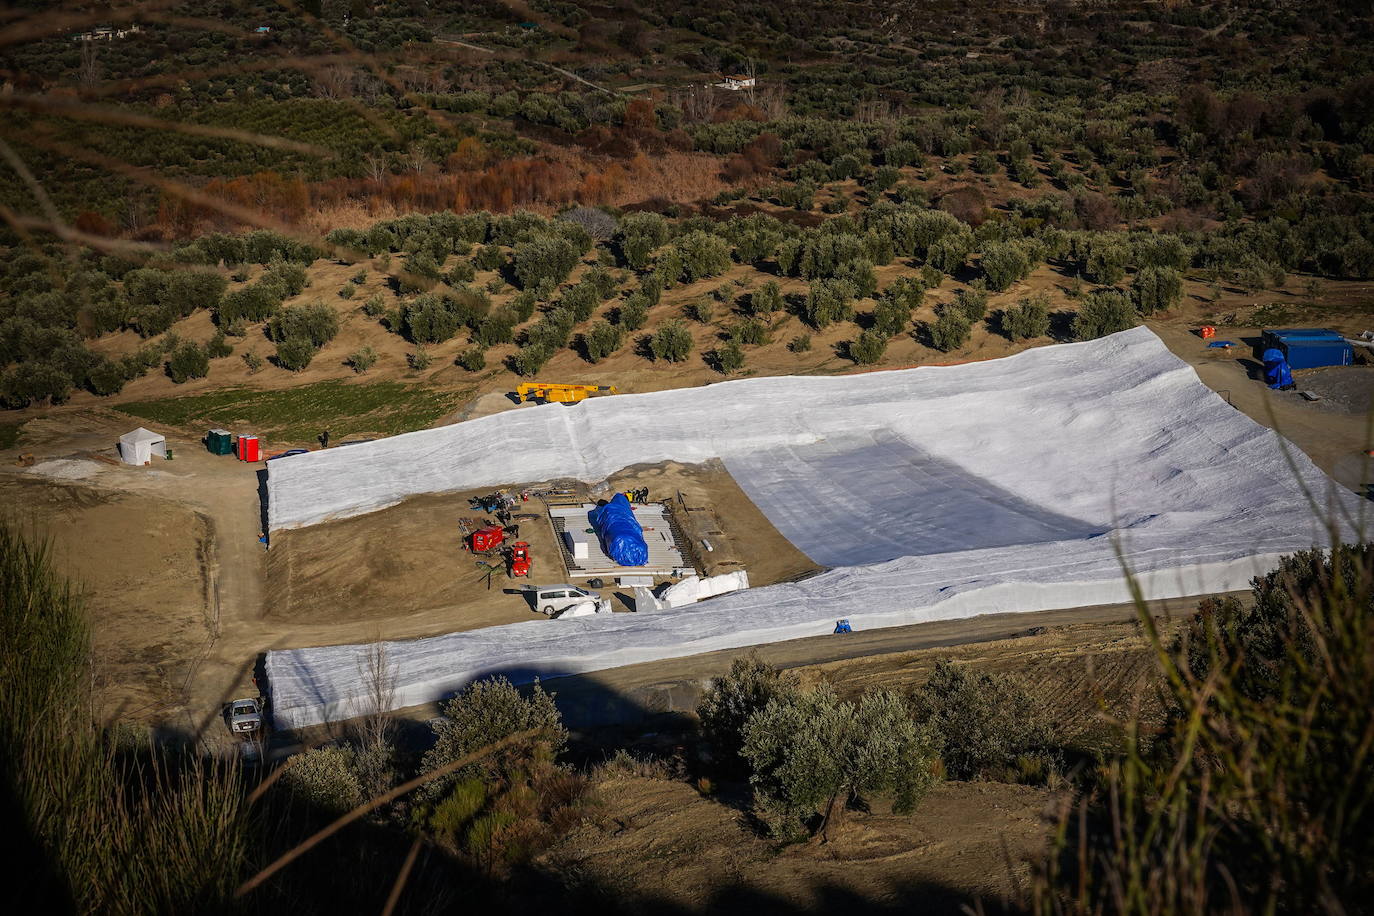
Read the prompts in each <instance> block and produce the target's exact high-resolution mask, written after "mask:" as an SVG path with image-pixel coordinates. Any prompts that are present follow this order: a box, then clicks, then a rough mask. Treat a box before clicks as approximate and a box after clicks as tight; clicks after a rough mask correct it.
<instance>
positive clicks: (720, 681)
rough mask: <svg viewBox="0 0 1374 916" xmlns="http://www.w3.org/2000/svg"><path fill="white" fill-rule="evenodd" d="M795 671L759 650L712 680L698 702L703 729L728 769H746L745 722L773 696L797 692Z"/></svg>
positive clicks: (744, 657)
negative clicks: (743, 753) (780, 666)
mask: <svg viewBox="0 0 1374 916" xmlns="http://www.w3.org/2000/svg"><path fill="white" fill-rule="evenodd" d="M797 689H798V680H797V676H796V674H795V673H792V672H785V671H782V670H781V669H778V668H774V667H773V666H772V665H769V664H768V663H767V662H765V661H764V660H763V659H761V658H759V656H758V654H757V653H755V652H750V653H749V654H748V655H743V656H739V657H737V658H736V659H735V660H734V661H732V662H731V663H730V670H729V672H728V673H726V674H724V675H722V676H721V677H718V678H715V679H713V680H712V681H711V685H710V686H709V687H707V688H706V691H705V692H704V693H703V694H702V696H701V701H700V702H699V703H698V704H697V717H698V719H700V721H701V731H702V734H703V735H704V736H705V737H706V740H707V741H708V742H710V744H711V748H712V750H713V752H714V757H715V760H716V761H717V763H718V764H719V765H720V766H721V767H723V768H725V769H726V770H731V769H742V768H743V767H744V766H745V760H744V758H743V757H741V756H740V749H741V748H742V747H743V746H744V726H745V725H746V724H747V723H748V721H749V718H750V717H751V716H752V715H754V714H755V713H757V712H759V711H760V710H762V709H763V708H764V707H765V706H767V705H768V703H769V701H770V700H773V699H776V698H778V697H781V696H784V695H788V694H792V693H795V692H796V691H797Z"/></svg>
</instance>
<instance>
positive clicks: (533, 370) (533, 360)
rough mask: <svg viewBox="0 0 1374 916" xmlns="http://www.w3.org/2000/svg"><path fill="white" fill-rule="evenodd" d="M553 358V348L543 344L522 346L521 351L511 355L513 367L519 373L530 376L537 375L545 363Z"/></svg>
mask: <svg viewBox="0 0 1374 916" xmlns="http://www.w3.org/2000/svg"><path fill="white" fill-rule="evenodd" d="M552 358H553V350H552V349H551V348H549V347H547V346H544V345H542V344H535V345H533V346H528V347H522V348H521V349H520V352H518V353H516V354H515V355H514V356H513V357H511V367H512V368H513V369H514V370H515V372H516V374H517V375H523V376H525V377H526V378H529V377H530V376H532V375H536V374H537V373H538V372H539V370H540V369H542V368H544V364H545V363H547V362H548V361H549V360H550V359H552Z"/></svg>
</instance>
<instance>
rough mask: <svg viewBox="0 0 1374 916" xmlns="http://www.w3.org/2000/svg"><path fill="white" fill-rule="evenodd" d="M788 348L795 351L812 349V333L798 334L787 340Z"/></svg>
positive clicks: (800, 351)
mask: <svg viewBox="0 0 1374 916" xmlns="http://www.w3.org/2000/svg"><path fill="white" fill-rule="evenodd" d="M787 349H789V350H791V351H792V352H793V353H805V352H807V351H808V350H810V349H811V335H810V334H798V335H797V336H796V337H793V338H792V339H791V340H790V341H788V342H787Z"/></svg>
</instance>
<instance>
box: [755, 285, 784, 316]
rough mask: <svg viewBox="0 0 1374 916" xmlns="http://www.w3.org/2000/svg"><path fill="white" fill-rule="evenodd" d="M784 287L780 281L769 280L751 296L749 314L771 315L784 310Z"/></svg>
mask: <svg viewBox="0 0 1374 916" xmlns="http://www.w3.org/2000/svg"><path fill="white" fill-rule="evenodd" d="M782 306H783V302H782V287H780V286H778V281H776V280H769V281H768V282H767V283H765V284H763V286H760V287H759V288H758V289H756V290H754V291H753V292H751V293H750V294H749V313H750V314H751V315H771V314H773V313H774V312H777V311H780V310H781V309H782Z"/></svg>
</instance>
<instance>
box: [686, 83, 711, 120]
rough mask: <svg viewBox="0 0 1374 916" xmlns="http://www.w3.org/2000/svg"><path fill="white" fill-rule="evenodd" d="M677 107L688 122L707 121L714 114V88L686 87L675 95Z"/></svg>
mask: <svg viewBox="0 0 1374 916" xmlns="http://www.w3.org/2000/svg"><path fill="white" fill-rule="evenodd" d="M676 101H677V105H678V107H679V108H681V109H682V115H683V117H685V118H686V119H687V120H688V121H696V122H700V121H709V120H711V115H713V114H715V112H716V89H715V87H714V86H688V87H687V88H686V89H683V90H682V91H680V92H678V93H677V98H676Z"/></svg>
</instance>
